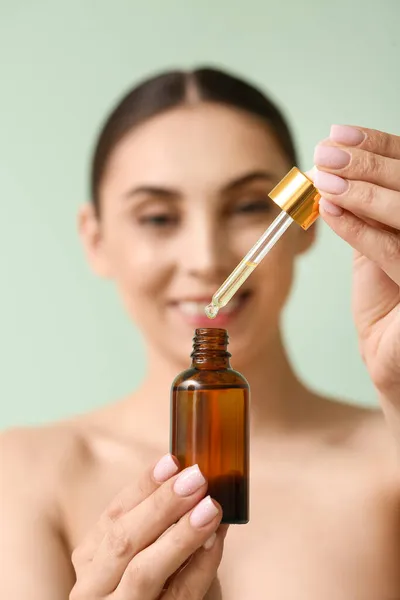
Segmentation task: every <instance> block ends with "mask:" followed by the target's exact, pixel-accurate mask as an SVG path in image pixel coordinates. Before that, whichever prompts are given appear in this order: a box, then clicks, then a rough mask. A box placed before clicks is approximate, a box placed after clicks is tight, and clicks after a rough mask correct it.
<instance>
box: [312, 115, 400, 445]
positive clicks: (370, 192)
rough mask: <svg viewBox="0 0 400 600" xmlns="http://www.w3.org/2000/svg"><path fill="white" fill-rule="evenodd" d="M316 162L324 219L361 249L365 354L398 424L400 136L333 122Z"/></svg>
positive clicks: (356, 305)
mask: <svg viewBox="0 0 400 600" xmlns="http://www.w3.org/2000/svg"><path fill="white" fill-rule="evenodd" d="M314 162H315V165H316V167H317V170H316V171H315V172H314V174H313V179H314V184H315V186H316V187H317V188H318V190H319V191H320V193H321V196H322V198H321V201H320V212H321V216H322V218H323V219H324V221H325V222H326V223H327V224H328V225H329V226H330V227H331V228H332V229H333V231H334V232H335V233H337V234H338V235H339V236H340V237H341V238H343V240H345V241H346V242H348V243H349V244H350V245H351V246H352V247H353V248H354V249H355V250H356V252H355V258H354V276H353V311H354V319H355V322H356V327H357V331H358V336H359V341H360V349H361V353H362V356H363V359H364V361H365V363H366V366H367V369H368V371H369V374H370V376H371V379H372V381H373V383H374V385H375V387H376V388H377V390H378V391H379V393H380V395H381V396H383V398H384V399H389V400H390V405H391V407H392V409H393V408H394V409H395V413H396V417H397V418H398V424H399V425H400V137H399V136H396V135H390V134H388V133H383V132H380V131H375V130H372V129H365V128H363V127H348V126H339V125H333V126H332V128H331V134H330V137H329V138H328V139H327V140H324V141H323V142H321V143H320V144H319V145H318V146H317V147H316V150H315V155H314ZM384 404H385V406H383V408H384V410H385V411H386V412H392V411H390V410H389V407H388V406H387V403H386V402H384ZM398 433H400V428H399V430H398Z"/></svg>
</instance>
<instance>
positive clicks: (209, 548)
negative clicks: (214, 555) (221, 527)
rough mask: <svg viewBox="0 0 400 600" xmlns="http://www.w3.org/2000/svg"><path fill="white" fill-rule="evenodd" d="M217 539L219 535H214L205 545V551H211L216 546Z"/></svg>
mask: <svg viewBox="0 0 400 600" xmlns="http://www.w3.org/2000/svg"><path fill="white" fill-rule="evenodd" d="M216 539H217V534H216V533H213V534H212V535H211V536H210V537H209V538H208V540H207V541H206V542H204V544H203V548H204V550H211V548H212V547H213V546H214V544H215V540H216Z"/></svg>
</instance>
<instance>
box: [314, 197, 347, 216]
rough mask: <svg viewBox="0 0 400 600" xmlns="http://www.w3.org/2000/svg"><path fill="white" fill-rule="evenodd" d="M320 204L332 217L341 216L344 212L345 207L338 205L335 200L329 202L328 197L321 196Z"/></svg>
mask: <svg viewBox="0 0 400 600" xmlns="http://www.w3.org/2000/svg"><path fill="white" fill-rule="evenodd" d="M319 206H320V208H322V210H323V212H326V213H327V214H328V215H331V217H340V216H341V215H342V214H343V212H344V211H343V208H342V207H341V206H336V204H333V202H329V200H327V199H326V198H321V199H320V201H319Z"/></svg>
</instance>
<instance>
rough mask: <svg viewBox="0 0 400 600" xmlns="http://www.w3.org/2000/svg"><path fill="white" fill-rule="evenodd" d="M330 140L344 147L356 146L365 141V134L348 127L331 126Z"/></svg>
mask: <svg viewBox="0 0 400 600" xmlns="http://www.w3.org/2000/svg"><path fill="white" fill-rule="evenodd" d="M329 137H330V139H331V140H333V141H334V142H337V143H338V144H344V145H345V146H358V145H359V144H361V142H362V141H363V140H365V137H366V135H365V133H364V132H363V131H361V129H357V128H356V127H349V125H332V127H331V133H330V136H329Z"/></svg>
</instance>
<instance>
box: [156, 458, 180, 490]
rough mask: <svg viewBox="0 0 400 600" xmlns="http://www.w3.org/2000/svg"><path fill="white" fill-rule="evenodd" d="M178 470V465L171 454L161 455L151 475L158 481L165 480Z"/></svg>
mask: <svg viewBox="0 0 400 600" xmlns="http://www.w3.org/2000/svg"><path fill="white" fill-rule="evenodd" d="M177 471H178V465H177V464H176V463H175V461H174V459H173V458H172V455H171V454H166V455H165V456H163V457H162V458H161V459H160V460H159V461H158V463H157V464H156V466H155V467H154V470H153V477H154V479H155V480H156V481H158V483H163V482H164V481H167V479H169V478H170V477H172V475H174V474H175V473H176V472H177Z"/></svg>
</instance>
